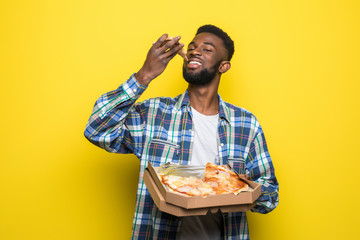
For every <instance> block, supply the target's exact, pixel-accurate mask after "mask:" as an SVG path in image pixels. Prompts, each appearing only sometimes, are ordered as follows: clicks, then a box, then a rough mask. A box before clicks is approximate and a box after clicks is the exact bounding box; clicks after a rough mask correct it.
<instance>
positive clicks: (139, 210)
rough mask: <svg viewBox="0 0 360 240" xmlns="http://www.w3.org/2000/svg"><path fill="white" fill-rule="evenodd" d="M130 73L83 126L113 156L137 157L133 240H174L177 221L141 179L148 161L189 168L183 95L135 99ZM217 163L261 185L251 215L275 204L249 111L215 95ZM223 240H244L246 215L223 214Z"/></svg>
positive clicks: (274, 187)
mask: <svg viewBox="0 0 360 240" xmlns="http://www.w3.org/2000/svg"><path fill="white" fill-rule="evenodd" d="M145 89H146V87H144V86H142V85H140V84H139V83H138V82H137V80H136V79H135V77H134V75H132V76H131V77H130V79H128V80H127V81H126V82H125V83H123V84H122V85H121V86H120V87H119V88H118V89H116V90H114V91H111V92H109V93H106V94H104V95H102V96H101V97H100V98H99V99H98V100H97V102H96V104H95V107H94V110H93V113H92V115H91V117H90V119H89V122H88V124H87V126H86V130H85V136H86V138H88V139H89V140H90V141H91V142H92V143H94V144H95V145H97V146H99V147H101V148H104V149H105V150H107V151H109V152H114V153H133V154H135V155H136V156H137V157H138V158H139V159H140V174H139V183H138V190H137V198H136V206H135V214H134V221H133V229H132V239H176V235H177V233H178V232H179V229H180V227H181V218H178V217H175V216H172V215H170V214H167V213H164V212H161V211H159V210H158V208H157V207H156V205H155V204H154V202H153V200H152V198H151V196H150V194H149V192H148V190H147V188H146V186H145V184H144V181H143V174H144V170H145V168H146V164H147V161H150V162H151V164H152V165H154V166H159V165H160V164H163V163H165V162H169V161H170V162H173V163H179V164H188V163H189V159H191V148H192V143H193V139H194V132H193V130H192V128H193V127H192V120H191V117H192V113H191V108H190V101H189V96H188V92H187V91H186V92H185V93H183V94H182V95H179V96H177V97H175V98H153V99H149V100H146V101H144V102H141V103H136V100H137V99H138V98H139V97H140V95H141V94H142V93H143V92H144V91H145ZM219 100H220V101H219V105H220V106H219V126H218V151H219V159H218V164H227V163H228V162H230V163H232V165H233V166H234V168H235V170H236V171H237V172H238V173H242V174H249V175H250V177H251V178H252V179H254V180H255V181H256V182H258V183H260V184H261V187H262V195H261V196H260V198H259V199H258V200H257V203H256V206H255V207H254V208H253V209H252V211H254V212H260V213H267V212H270V211H271V210H273V209H274V208H275V207H276V206H277V205H278V201H279V200H278V199H279V197H278V189H279V187H278V182H277V180H276V177H275V173H274V167H273V164H272V161H271V158H270V155H269V152H268V149H267V144H266V141H265V137H264V133H263V130H262V128H261V127H260V125H259V122H258V121H257V119H256V118H255V116H254V115H252V114H251V113H250V112H249V111H247V110H245V109H242V108H239V107H236V106H234V105H231V104H229V103H226V102H224V101H222V100H221V98H220V96H219ZM223 217H224V235H225V236H224V239H249V233H248V224H247V219H246V213H244V212H234V213H224V214H223Z"/></svg>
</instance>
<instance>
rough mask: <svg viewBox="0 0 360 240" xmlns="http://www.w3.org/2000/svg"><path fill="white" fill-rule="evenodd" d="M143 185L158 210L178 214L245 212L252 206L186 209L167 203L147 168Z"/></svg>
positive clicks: (180, 215) (181, 215) (182, 215)
mask: <svg viewBox="0 0 360 240" xmlns="http://www.w3.org/2000/svg"><path fill="white" fill-rule="evenodd" d="M143 179H144V182H145V185H146V186H147V188H148V191H149V193H150V195H151V197H152V198H153V200H154V202H155V204H156V206H157V207H158V209H159V210H160V211H163V212H166V213H169V214H172V215H175V216H178V217H184V216H193V215H206V214H207V213H208V211H211V212H213V213H215V212H217V211H219V210H220V211H221V212H223V213H226V212H246V211H248V210H250V209H251V208H252V207H253V204H241V205H231V206H221V207H207V208H193V209H186V208H182V207H179V206H176V205H173V204H170V203H167V202H166V201H165V199H164V197H163V195H162V194H161V192H160V190H159V188H158V187H157V185H156V183H155V181H154V179H153V177H152V176H151V174H150V171H149V170H148V169H146V170H145V172H144V176H143Z"/></svg>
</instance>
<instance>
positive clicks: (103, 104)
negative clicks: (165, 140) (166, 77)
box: [84, 74, 146, 157]
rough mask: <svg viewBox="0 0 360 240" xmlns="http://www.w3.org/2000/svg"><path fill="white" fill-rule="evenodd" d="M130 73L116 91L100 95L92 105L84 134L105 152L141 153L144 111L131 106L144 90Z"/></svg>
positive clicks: (137, 105) (136, 106)
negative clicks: (128, 77)
mask: <svg viewBox="0 0 360 240" xmlns="http://www.w3.org/2000/svg"><path fill="white" fill-rule="evenodd" d="M145 89H146V87H145V86H142V85H140V84H139V83H138V82H137V80H136V78H135V76H134V74H133V75H132V76H131V77H130V79H128V80H127V81H126V82H124V83H123V84H122V85H120V86H119V88H118V89H116V90H114V91H111V92H108V93H106V94H103V95H102V96H101V97H100V98H99V99H98V100H97V101H96V103H95V106H94V108H93V112H92V114H91V116H90V118H89V121H88V123H87V125H86V128H85V132H84V135H85V137H86V138H87V139H88V140H89V141H90V142H92V143H93V144H95V145H97V146H99V147H101V148H103V149H105V150H106V151H108V152H117V153H134V154H135V155H137V156H138V157H140V156H141V152H142V141H143V129H144V124H145V123H144V122H145V119H146V118H145V115H146V108H144V107H142V105H141V104H135V102H136V100H137V99H138V98H139V97H140V95H141V94H142V93H143V92H144V91H145Z"/></svg>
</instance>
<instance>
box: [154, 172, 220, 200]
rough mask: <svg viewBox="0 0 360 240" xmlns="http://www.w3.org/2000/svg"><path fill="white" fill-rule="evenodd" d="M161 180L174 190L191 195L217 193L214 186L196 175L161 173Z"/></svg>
mask: <svg viewBox="0 0 360 240" xmlns="http://www.w3.org/2000/svg"><path fill="white" fill-rule="evenodd" d="M159 176H160V177H161V182H162V183H163V184H165V185H166V186H168V189H169V190H170V191H173V192H178V193H183V194H186V195H189V196H206V195H209V194H215V192H214V191H213V188H212V186H210V185H209V184H208V183H205V182H203V181H202V180H201V179H199V178H195V177H180V176H176V175H159Z"/></svg>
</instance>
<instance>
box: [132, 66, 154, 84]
mask: <svg viewBox="0 0 360 240" xmlns="http://www.w3.org/2000/svg"><path fill="white" fill-rule="evenodd" d="M134 77H135V78H136V80H137V81H138V82H139V84H141V85H143V86H148V85H149V83H150V82H151V80H152V78H151V77H149V76H147V75H146V74H145V73H144V72H143V71H142V69H140V71H138V72H137V73H135V76H134Z"/></svg>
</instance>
